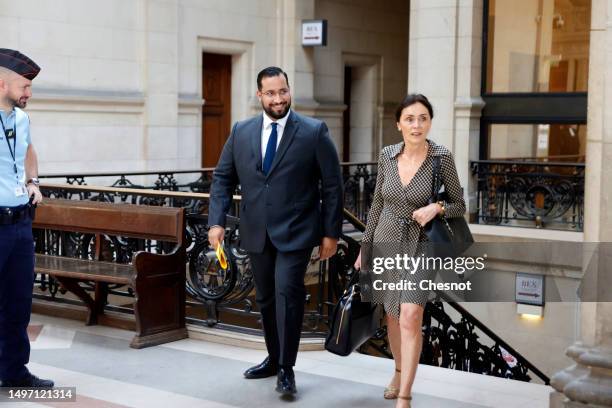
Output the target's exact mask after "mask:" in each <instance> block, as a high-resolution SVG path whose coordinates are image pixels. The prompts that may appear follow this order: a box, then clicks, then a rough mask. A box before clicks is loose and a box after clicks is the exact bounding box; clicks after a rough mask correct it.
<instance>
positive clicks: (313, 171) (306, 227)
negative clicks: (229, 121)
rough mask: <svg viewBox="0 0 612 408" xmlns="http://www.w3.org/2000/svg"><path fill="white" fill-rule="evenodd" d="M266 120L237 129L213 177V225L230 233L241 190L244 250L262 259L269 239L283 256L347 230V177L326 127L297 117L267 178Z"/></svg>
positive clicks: (240, 124)
mask: <svg viewBox="0 0 612 408" xmlns="http://www.w3.org/2000/svg"><path fill="white" fill-rule="evenodd" d="M262 125H263V116H262V115H261V114H260V115H257V116H256V117H253V118H251V119H247V120H244V121H241V122H238V123H236V124H235V125H234V127H233V128H232V132H231V134H230V137H229V138H228V140H227V142H226V143H225V146H224V147H223V152H222V153H221V157H220V158H219V163H218V164H217V167H216V168H215V171H214V173H213V181H212V186H211V189H210V204H209V214H208V224H209V225H211V226H212V225H220V226H222V227H225V220H226V214H227V212H228V211H229V208H230V205H231V201H232V195H233V194H234V192H235V188H236V186H237V185H238V184H240V188H241V194H242V200H241V202H240V246H241V248H242V249H245V250H246V251H249V252H255V253H260V252H262V251H263V248H264V245H265V242H266V233H267V234H268V236H269V237H270V240H271V241H272V244H274V246H275V247H276V248H277V249H278V250H279V251H283V252H288V251H295V250H299V249H306V248H308V247H311V248H312V247H315V246H317V245H319V244H320V243H321V238H322V237H323V236H326V237H332V238H338V237H339V236H340V232H341V228H342V199H343V196H342V175H341V172H340V164H339V161H338V154H337V152H336V148H335V147H334V144H333V142H332V140H331V138H330V136H329V131H328V130H327V126H326V125H325V123H323V122H321V121H319V120H316V119H313V118H309V117H306V116H302V115H299V114H297V113H295V112H293V111H291V113H290V115H289V118H288V120H287V124H286V127H285V130H284V131H283V136H282V138H281V141H280V144H279V146H278V149H277V151H276V155H275V156H274V161H273V162H272V167H271V168H270V171H269V172H268V174H267V175H266V174H264V173H263V172H262V170H261V169H262V157H261V132H262Z"/></svg>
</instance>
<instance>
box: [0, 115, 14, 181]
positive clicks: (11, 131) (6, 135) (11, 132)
mask: <svg viewBox="0 0 612 408" xmlns="http://www.w3.org/2000/svg"><path fill="white" fill-rule="evenodd" d="M0 124H2V131H3V132H4V139H5V140H6V145H7V146H8V148H9V152H10V153H11V157H12V158H13V171H14V172H15V175H16V174H17V160H16V159H15V153H16V152H17V121H15V125H14V126H13V129H9V131H8V132H7V130H6V128H5V127H4V121H3V120H2V116H1V115H0ZM11 138H12V139H13V148H11V142H9V139H11Z"/></svg>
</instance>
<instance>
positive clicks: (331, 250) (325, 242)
mask: <svg viewBox="0 0 612 408" xmlns="http://www.w3.org/2000/svg"><path fill="white" fill-rule="evenodd" d="M337 248H338V239H337V238H330V237H323V239H322V240H321V245H320V246H319V260H321V261H325V260H326V259H329V258H331V257H332V256H333V255H334V254H335V253H336V249H337Z"/></svg>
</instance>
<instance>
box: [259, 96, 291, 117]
mask: <svg viewBox="0 0 612 408" xmlns="http://www.w3.org/2000/svg"><path fill="white" fill-rule="evenodd" d="M261 107H262V108H263V110H264V112H266V114H267V115H268V116H269V117H271V118H272V119H277V120H278V119H282V118H284V117H285V115H286V114H287V112H289V108H291V101H288V102H287V105H285V109H283V111H282V112H281V113H280V114H279V113H276V112H274V111H273V110H272V109H270V108H267V107H266V106H265V105H264V104H263V103H262V104H261Z"/></svg>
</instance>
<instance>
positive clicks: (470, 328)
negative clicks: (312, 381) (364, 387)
mask: <svg viewBox="0 0 612 408" xmlns="http://www.w3.org/2000/svg"><path fill="white" fill-rule="evenodd" d="M177 185H178V183H177ZM132 187H133V185H132ZM42 189H43V193H44V195H45V196H47V197H62V198H68V199H81V200H102V201H107V202H128V203H138V204H145V205H160V206H163V205H167V206H183V207H186V208H187V214H188V215H187V231H186V234H187V237H188V240H189V243H190V244H189V247H188V262H189V264H188V266H187V271H188V272H187V276H188V278H187V286H186V291H187V293H188V295H189V299H190V300H189V301H188V305H189V306H192V307H199V308H202V304H203V305H205V310H206V313H205V314H204V315H203V316H201V317H191V318H189V321H190V323H195V324H201V325H209V326H213V325H217V326H219V327H224V328H229V329H234V330H238V331H243V332H252V333H258V332H259V330H257V329H253V327H257V326H258V319H259V313H258V312H257V310H256V305H254V304H253V301H252V299H253V297H252V294H253V293H252V292H253V286H254V285H253V276H252V271H251V268H250V263H249V259H248V255H247V254H246V253H245V252H244V251H243V250H241V249H240V230H239V219H238V218H237V217H229V220H228V226H227V232H226V242H225V245H226V248H227V253H228V258H229V267H228V269H227V270H222V269H220V267H219V266H218V264H217V262H216V261H215V255H214V252H213V251H212V250H211V249H210V248H209V247H208V242H207V238H206V236H207V225H206V221H207V220H206V216H205V215H203V214H202V211H203V210H204V209H205V208H206V207H207V205H206V203H207V200H208V197H209V196H208V194H203V193H185V192H175V191H163V192H162V191H152V190H145V189H142V188H126V187H110V188H109V187H94V186H84V185H52V184H48V183H46V184H43V188H42ZM235 198H236V200H239V197H235ZM345 221H346V222H348V223H350V224H351V225H352V226H353V227H354V229H355V230H357V231H363V230H364V227H365V226H364V224H363V223H362V222H361V221H360V220H359V218H358V217H357V216H355V215H353V214H352V213H351V212H349V211H348V210H345ZM104 239H105V240H106V241H107V244H106V248H107V249H108V251H109V252H110V254H109V255H108V256H107V259H112V260H113V261H115V262H129V261H130V259H131V255H132V254H133V253H134V251H135V250H141V249H148V250H152V251H158V252H163V251H164V246H163V244H162V243H158V242H155V241H143V240H134V239H125V238H122V237H104ZM36 242H37V251H38V252H42V253H48V254H55V255H62V256H73V257H82V258H91V257H92V250H91V248H92V245H93V241H92V237H90V236H87V235H86V234H69V233H62V234H58V233H55V232H53V231H48V230H44V231H37V232H36ZM359 247H360V245H359V242H358V241H357V240H355V239H354V238H352V237H351V236H348V235H343V236H342V240H341V243H340V245H339V247H338V252H337V254H336V256H334V257H333V258H332V259H330V260H329V261H328V262H318V273H317V274H316V276H314V279H313V278H312V276H311V283H313V285H311V286H313V290H311V291H310V292H309V295H308V298H307V299H306V302H307V308H306V313H305V321H304V327H303V333H304V335H305V336H318V337H321V336H324V335H325V333H326V330H327V325H328V323H329V321H328V320H329V316H330V315H331V311H332V308H333V305H334V304H335V301H336V300H337V299H338V297H339V295H340V294H341V293H342V291H343V290H344V288H345V286H346V282H347V281H348V279H349V276H347V274H348V270H349V266H350V265H352V263H353V262H354V260H355V259H356V257H357V254H358V252H359ZM37 287H38V289H40V291H41V293H42V295H41V294H40V293H39V294H37V295H36V297H38V298H44V299H46V300H54V301H58V302H70V301H69V300H66V298H65V296H64V294H65V292H63V291H61V290H60V288H59V286H58V285H57V283H56V282H54V281H53V279H52V278H51V279H50V278H49V277H48V276H39V277H37ZM89 289H90V290H94V288H93V286H91V287H90V288H89ZM111 294H114V295H118V296H127V297H129V296H133V293H131V291H129V290H126V288H125V287H120V286H114V287H112V288H111ZM442 300H444V301H447V300H448V299H437V300H436V301H435V302H433V303H429V304H428V305H427V307H426V309H425V317H424V325H423V334H424V344H423V352H422V354H421V363H424V364H430V365H436V366H441V367H447V368H453V369H458V370H463V371H470V372H476V373H482V374H488V375H495V376H501V377H507V378H513V379H517V380H522V381H530V380H531V377H530V376H529V375H528V371H532V372H534V373H535V374H536V375H537V376H538V377H539V378H541V379H542V381H543V382H545V383H548V378H547V377H546V376H545V375H544V374H542V373H541V372H540V371H538V370H537V368H535V367H534V366H533V365H532V364H530V363H529V362H528V361H527V360H526V359H525V358H523V357H522V356H521V355H520V354H519V353H517V352H516V351H515V350H513V349H512V348H511V347H510V346H509V345H507V344H506V343H504V342H503V340H502V339H500V338H499V337H498V336H496V335H495V333H493V332H491V331H490V330H488V329H487V328H486V326H484V324H482V323H481V322H479V321H478V320H477V319H476V318H475V317H474V316H472V315H471V314H470V313H469V312H467V311H466V310H465V309H463V308H462V307H461V306H459V305H457V304H456V303H453V302H446V303H442ZM445 305H449V306H450V307H452V308H453V309H454V310H455V314H456V313H458V314H459V316H460V319H459V321H457V322H456V321H454V320H453V319H452V318H451V317H450V315H449V314H448V313H447V312H446V311H445V310H444V307H445ZM107 308H108V309H109V310H115V311H121V312H128V313H129V312H130V310H129V308H125V307H120V306H116V305H108V306H107ZM229 315H239V316H241V317H243V318H244V320H243V321H242V324H236V323H235V322H231V323H228V320H230V319H227V316H229ZM477 330H478V333H480V334H477ZM481 337H484V338H486V339H487V341H486V342H485V343H486V344H491V345H489V346H486V345H484V344H483V343H482V342H481V341H480V338H481ZM502 348H503V349H505V350H506V351H507V352H508V353H510V354H511V355H512V356H513V357H514V358H515V359H516V361H517V363H516V365H514V366H511V365H510V364H508V362H507V361H506V360H505V359H504V357H505V356H504V355H503V354H502ZM372 350H374V351H375V354H379V355H384V356H387V357H390V356H391V354H390V351H389V347H388V343H387V340H386V327H382V328H381V329H380V330H379V331H378V332H377V333H376V335H375V336H374V337H373V338H372V339H371V340H370V341H369V342H367V343H366V344H365V345H364V346H362V348H361V351H362V352H366V353H370V352H371V351H372Z"/></svg>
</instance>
